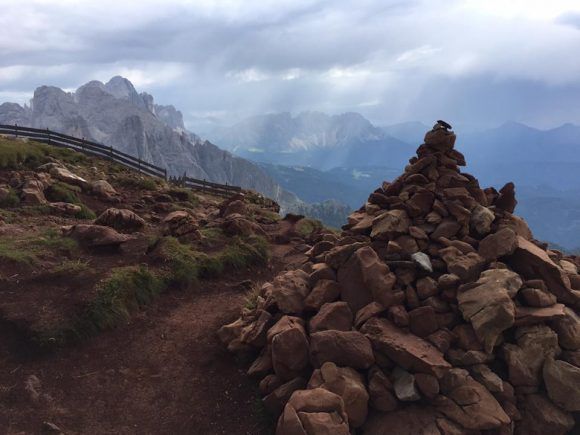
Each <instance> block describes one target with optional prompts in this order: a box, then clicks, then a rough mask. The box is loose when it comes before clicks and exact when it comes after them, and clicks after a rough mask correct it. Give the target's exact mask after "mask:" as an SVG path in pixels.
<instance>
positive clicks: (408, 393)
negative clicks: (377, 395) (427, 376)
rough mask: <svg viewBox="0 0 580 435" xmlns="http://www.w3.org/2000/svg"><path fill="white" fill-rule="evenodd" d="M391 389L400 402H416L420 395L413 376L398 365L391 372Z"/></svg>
mask: <svg viewBox="0 0 580 435" xmlns="http://www.w3.org/2000/svg"><path fill="white" fill-rule="evenodd" d="M392 377H393V381H394V383H393V389H394V390H395V395H396V396H397V399H399V400H400V401H401V402H416V401H417V400H420V399H421V395H420V394H419V391H418V390H417V386H416V385H415V376H413V375H412V374H411V373H409V372H408V371H406V370H403V369H402V368H400V367H395V370H393V373H392Z"/></svg>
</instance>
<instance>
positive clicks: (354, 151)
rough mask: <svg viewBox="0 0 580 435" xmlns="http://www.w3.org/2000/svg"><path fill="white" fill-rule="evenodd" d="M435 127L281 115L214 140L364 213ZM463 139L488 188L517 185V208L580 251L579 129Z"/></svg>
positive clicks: (311, 193)
mask: <svg viewBox="0 0 580 435" xmlns="http://www.w3.org/2000/svg"><path fill="white" fill-rule="evenodd" d="M430 128H431V127H430V126H427V125H425V124H422V123H420V122H407V123H401V124H395V125H388V126H383V127H381V128H379V127H376V126H374V125H373V124H372V123H371V122H369V121H368V120H366V119H365V118H364V117H362V116H361V115H360V114H357V113H346V114H343V115H337V116H330V115H325V114H322V113H317V112H305V113H301V114H298V115H296V116H291V115H290V114H288V113H281V114H273V115H264V116H258V117H253V118H249V119H247V120H245V121H242V122H240V123H238V124H236V125H234V126H231V127H228V128H225V129H222V130H220V131H216V132H215V133H214V134H213V136H212V138H213V139H214V140H215V141H216V143H218V144H220V145H222V146H224V147H226V148H228V149H230V150H232V152H234V153H236V154H239V155H241V156H244V157H247V158H249V159H253V160H255V161H257V162H261V163H260V166H261V167H262V168H263V169H265V170H266V171H267V172H268V174H270V175H271V176H272V177H273V178H274V179H275V180H276V181H277V182H278V183H279V184H280V185H281V186H282V187H284V188H285V189H287V190H290V191H292V192H294V193H296V194H297V195H298V196H300V197H301V198H303V199H304V200H305V201H312V202H321V201H324V200H334V201H339V202H342V203H344V204H347V205H348V206H349V207H350V208H358V207H359V206H360V205H361V204H363V203H364V201H365V200H366V198H367V195H368V192H369V191H370V190H373V189H374V188H376V187H378V186H379V185H380V184H381V182H382V181H383V180H391V179H392V178H393V177H394V176H395V175H396V174H398V173H400V172H401V170H402V169H403V167H404V165H405V164H406V163H407V159H408V158H409V157H410V156H412V155H413V154H414V150H415V149H416V148H417V146H418V145H419V144H421V143H422V141H423V137H424V135H425V132H426V131H427V130H429V129H430ZM457 134H458V144H457V148H458V149H459V150H460V151H462V152H463V153H464V154H465V156H466V159H467V161H468V162H469V167H468V168H467V170H468V171H471V172H473V173H474V174H475V175H476V176H477V177H478V178H479V180H480V182H481V183H482V184H483V185H484V187H487V186H494V187H496V188H499V187H501V186H503V185H504V184H505V183H506V182H508V181H513V182H515V183H516V189H517V190H518V192H519V194H518V199H519V201H520V204H519V206H518V209H517V211H518V212H519V213H521V215H522V216H524V217H525V218H526V220H527V221H528V222H529V223H530V224H531V225H532V227H533V229H534V232H535V234H536V235H538V236H539V237H541V238H542V239H544V240H546V241H550V242H554V243H557V244H560V245H562V246H564V247H566V248H568V249H572V248H577V247H579V246H580V231H579V230H580V188H578V189H577V187H580V126H577V125H574V124H564V125H562V126H560V127H558V128H554V129H550V130H539V129H535V128H532V127H529V126H526V125H523V124H519V123H515V122H509V123H506V124H504V125H502V126H500V127H497V128H493V129H488V130H483V131H481V132H477V133H474V132H466V133H464V134H462V132H461V130H459V131H457ZM542 204H544V205H542Z"/></svg>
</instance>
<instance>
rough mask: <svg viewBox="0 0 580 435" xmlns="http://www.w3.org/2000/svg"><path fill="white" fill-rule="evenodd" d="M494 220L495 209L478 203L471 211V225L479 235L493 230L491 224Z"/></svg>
mask: <svg viewBox="0 0 580 435" xmlns="http://www.w3.org/2000/svg"><path fill="white" fill-rule="evenodd" d="M494 220H495V214H494V213H493V211H491V210H490V209H489V208H487V207H484V206H482V205H477V206H475V208H474V209H473V210H472V211H471V218H470V220H469V226H470V228H471V229H472V230H473V231H474V232H475V233H476V234H477V235H479V236H485V235H487V234H489V232H490V231H491V224H492V223H493V221H494Z"/></svg>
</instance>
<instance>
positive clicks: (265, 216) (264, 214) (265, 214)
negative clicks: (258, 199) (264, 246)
mask: <svg viewBox="0 0 580 435" xmlns="http://www.w3.org/2000/svg"><path fill="white" fill-rule="evenodd" d="M258 214H259V216H260V218H261V219H262V220H263V221H264V222H265V223H271V224H273V223H276V222H278V221H280V220H281V219H282V216H280V214H279V213H276V212H273V211H270V210H259V211H258Z"/></svg>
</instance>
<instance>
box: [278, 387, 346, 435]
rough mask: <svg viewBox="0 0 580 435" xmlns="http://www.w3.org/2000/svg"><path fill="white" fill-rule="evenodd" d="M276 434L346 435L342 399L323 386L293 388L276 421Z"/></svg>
mask: <svg viewBox="0 0 580 435" xmlns="http://www.w3.org/2000/svg"><path fill="white" fill-rule="evenodd" d="M276 435H350V431H349V426H348V416H347V415H346V411H345V408H344V402H343V400H342V398H341V397H340V396H339V395H338V394H334V393H332V392H330V391H328V390H325V389H324V388H314V389H312V390H298V391H295V392H294V393H293V394H292V396H291V397H290V400H289V401H288V403H287V404H286V406H285V407H284V411H283V413H282V415H281V416H280V419H279V420H278V425H277V427H276Z"/></svg>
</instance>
